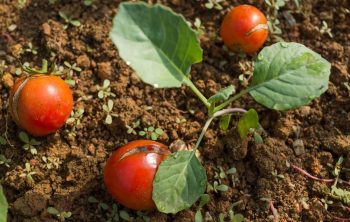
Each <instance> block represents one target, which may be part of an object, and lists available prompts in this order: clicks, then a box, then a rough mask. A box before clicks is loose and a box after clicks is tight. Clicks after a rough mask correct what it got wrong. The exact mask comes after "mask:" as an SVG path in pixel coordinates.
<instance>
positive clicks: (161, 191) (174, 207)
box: [153, 151, 207, 214]
mask: <svg viewBox="0 0 350 222" xmlns="http://www.w3.org/2000/svg"><path fill="white" fill-rule="evenodd" d="M206 184H207V176H206V173H205V169H204V168H203V166H202V165H201V163H200V162H199V160H198V159H197V157H196V156H195V155H194V153H193V151H179V152H177V153H173V154H172V155H170V157H169V158H168V159H166V160H165V161H163V162H162V163H161V164H160V166H159V168H158V170H157V173H156V176H155V178H154V181H153V200H154V202H155V203H156V205H157V208H158V210H159V211H161V212H163V213H173V214H175V213H177V212H179V211H181V210H183V209H186V208H189V207H191V206H192V204H193V203H194V202H196V201H197V200H198V198H199V197H200V196H201V195H202V194H203V193H204V191H205V187H206Z"/></svg>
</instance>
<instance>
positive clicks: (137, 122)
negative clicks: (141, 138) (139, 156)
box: [126, 119, 140, 136]
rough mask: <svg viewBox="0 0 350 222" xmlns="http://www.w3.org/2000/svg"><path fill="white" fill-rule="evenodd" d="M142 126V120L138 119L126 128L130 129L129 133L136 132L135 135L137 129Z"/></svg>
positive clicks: (135, 133)
mask: <svg viewBox="0 0 350 222" xmlns="http://www.w3.org/2000/svg"><path fill="white" fill-rule="evenodd" d="M139 127H140V120H139V119H138V120H136V121H135V122H132V123H131V126H129V125H126V128H127V129H128V131H127V133H128V134H134V135H135V136H136V135H137V132H136V129H138V128H139Z"/></svg>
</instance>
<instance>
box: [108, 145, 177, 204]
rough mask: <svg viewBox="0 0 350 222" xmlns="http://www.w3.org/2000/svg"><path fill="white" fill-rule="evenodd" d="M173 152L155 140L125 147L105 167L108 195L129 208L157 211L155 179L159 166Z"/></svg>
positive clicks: (114, 154)
mask: <svg viewBox="0 0 350 222" xmlns="http://www.w3.org/2000/svg"><path fill="white" fill-rule="evenodd" d="M170 153H171V152H170V151H169V149H168V147H167V146H165V145H163V144H161V143H158V142H155V141H152V140H136V141H132V142H130V143H128V144H126V145H124V146H122V147H121V148H119V149H118V150H117V151H115V152H114V153H113V154H112V155H111V157H110V158H109V159H108V161H107V163H106V166H105V170H104V182H105V185H106V188H107V190H108V192H109V193H110V194H111V195H112V196H113V197H114V198H115V199H116V200H117V201H118V202H119V203H120V204H122V205H124V206H126V207H128V208H130V209H134V210H151V209H154V208H155V204H154V202H153V200H152V190H153V179H154V176H155V174H156V171H157V169H158V166H159V164H160V163H161V162H162V161H163V160H164V159H166V158H167V156H168V155H170Z"/></svg>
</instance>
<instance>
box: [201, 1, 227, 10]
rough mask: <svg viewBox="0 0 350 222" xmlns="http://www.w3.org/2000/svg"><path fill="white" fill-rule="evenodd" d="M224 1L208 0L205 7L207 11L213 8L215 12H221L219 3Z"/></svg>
mask: <svg viewBox="0 0 350 222" xmlns="http://www.w3.org/2000/svg"><path fill="white" fill-rule="evenodd" d="M223 1H224V0H208V2H207V3H205V5H204V6H205V7H206V8H207V9H212V8H215V9H217V10H222V9H223V7H222V6H221V4H220V3H221V2H223Z"/></svg>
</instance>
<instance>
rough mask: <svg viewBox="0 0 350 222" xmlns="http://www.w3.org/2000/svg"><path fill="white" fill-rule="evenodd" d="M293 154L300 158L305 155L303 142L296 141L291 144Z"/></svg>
mask: <svg viewBox="0 0 350 222" xmlns="http://www.w3.org/2000/svg"><path fill="white" fill-rule="evenodd" d="M293 148H294V153H295V155H297V156H300V155H302V154H304V153H305V147H304V142H303V141H302V140H301V139H296V140H295V141H294V142H293Z"/></svg>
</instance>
